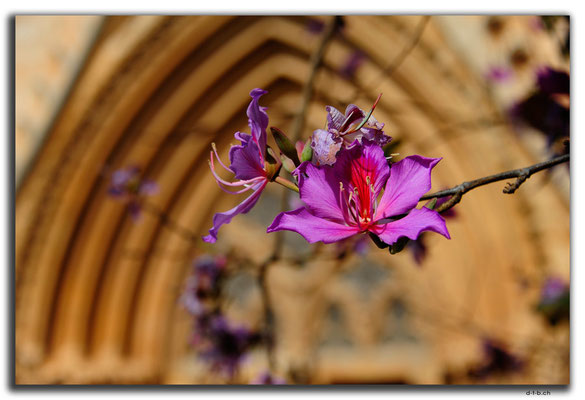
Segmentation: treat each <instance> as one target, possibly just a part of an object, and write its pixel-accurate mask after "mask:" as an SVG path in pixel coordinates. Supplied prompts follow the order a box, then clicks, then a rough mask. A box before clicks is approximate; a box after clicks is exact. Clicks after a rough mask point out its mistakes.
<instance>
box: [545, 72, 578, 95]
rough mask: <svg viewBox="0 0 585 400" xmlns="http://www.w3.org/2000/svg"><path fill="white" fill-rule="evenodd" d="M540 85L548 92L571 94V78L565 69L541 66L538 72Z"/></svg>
mask: <svg viewBox="0 0 585 400" xmlns="http://www.w3.org/2000/svg"><path fill="white" fill-rule="evenodd" d="M537 82H538V87H539V89H540V91H541V92H543V93H546V94H549V95H551V94H570V91H571V78H570V76H569V74H567V73H566V72H564V71H558V70H555V69H552V68H550V67H544V68H541V69H540V70H539V71H538V72H537Z"/></svg>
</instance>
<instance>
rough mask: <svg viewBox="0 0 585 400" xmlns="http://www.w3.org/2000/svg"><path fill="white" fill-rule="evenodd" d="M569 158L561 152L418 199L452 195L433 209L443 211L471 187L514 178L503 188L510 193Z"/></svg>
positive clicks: (471, 188) (456, 201)
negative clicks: (548, 158) (521, 166)
mask: <svg viewBox="0 0 585 400" xmlns="http://www.w3.org/2000/svg"><path fill="white" fill-rule="evenodd" d="M569 160H570V155H569V154H563V155H561V156H558V157H555V158H552V159H550V160H548V161H544V162H541V163H538V164H534V165H531V166H529V167H525V168H518V169H513V170H511V171H506V172H500V173H499V174H495V175H490V176H485V177H483V178H479V179H475V180H473V181H469V182H463V183H461V184H459V185H457V186H455V187H452V188H451V189H446V190H441V191H439V192H436V193H431V194H426V195H424V196H423V197H421V198H420V200H419V201H423V200H429V199H433V198H439V197H447V196H453V197H451V198H450V199H449V200H448V201H446V202H445V203H443V204H441V206H439V207H438V208H437V209H436V210H435V211H437V212H443V211H446V210H448V209H450V208H451V207H453V206H454V205H456V204H457V203H459V202H460V201H461V198H462V197H463V195H464V194H465V193H467V192H469V191H470V190H473V189H475V188H477V187H480V186H483V185H487V184H489V183H493V182H498V181H502V180H505V179H512V178H516V181H515V182H513V183H508V184H507V185H506V187H505V188H504V190H503V192H504V193H507V194H512V193H514V192H515V191H516V190H517V189H518V188H519V187H520V185H522V184H523V183H524V182H525V181H526V179H528V178H530V177H531V176H532V175H533V174H535V173H537V172H540V171H543V170H545V169H549V168H552V167H554V166H555V165H558V164H562V163H565V162H568V161H569Z"/></svg>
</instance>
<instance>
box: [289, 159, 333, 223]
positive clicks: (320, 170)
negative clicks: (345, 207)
mask: <svg viewBox="0 0 585 400" xmlns="http://www.w3.org/2000/svg"><path fill="white" fill-rule="evenodd" d="M297 177H298V179H299V191H300V197H301V200H303V202H304V203H305V204H306V206H307V208H308V209H309V210H310V211H311V213H312V214H313V215H315V216H316V217H319V218H328V219H331V220H333V221H338V222H340V223H342V222H343V211H342V210H341V208H340V204H339V203H340V197H339V179H337V178H336V175H335V171H334V169H333V168H331V167H328V166H322V167H316V166H315V165H313V164H311V163H309V162H305V163H303V164H301V165H300V166H299V168H298V174H297Z"/></svg>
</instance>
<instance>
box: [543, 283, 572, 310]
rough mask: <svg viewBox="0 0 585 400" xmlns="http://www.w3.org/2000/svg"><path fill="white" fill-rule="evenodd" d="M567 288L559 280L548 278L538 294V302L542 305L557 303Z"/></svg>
mask: <svg viewBox="0 0 585 400" xmlns="http://www.w3.org/2000/svg"><path fill="white" fill-rule="evenodd" d="M568 288H569V286H568V285H567V284H566V283H565V281H563V280H562V279H560V278H557V277H552V278H548V279H547V280H546V282H545V283H544V286H543V287H542V290H541V292H540V300H541V302H542V303H545V304H548V303H553V302H555V301H557V300H558V299H559V298H560V297H561V296H563V295H564V294H565V292H566V291H567V290H568Z"/></svg>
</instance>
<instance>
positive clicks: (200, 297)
mask: <svg viewBox="0 0 585 400" xmlns="http://www.w3.org/2000/svg"><path fill="white" fill-rule="evenodd" d="M225 264H226V259H225V257H223V256H216V257H211V256H202V257H200V258H199V259H197V260H196V261H195V262H194V263H193V274H192V275H191V276H190V277H189V278H188V279H187V284H186V288H185V291H184V292H183V294H182V296H181V299H180V301H181V303H182V304H183V306H184V307H185V309H186V310H187V311H188V312H189V313H191V314H192V315H195V316H200V315H202V314H203V313H205V312H206V311H207V310H206V307H205V301H206V300H207V299H210V298H213V297H216V296H217V295H218V293H219V280H220V278H221V276H222V272H223V270H224V268H225Z"/></svg>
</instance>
